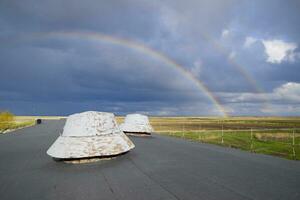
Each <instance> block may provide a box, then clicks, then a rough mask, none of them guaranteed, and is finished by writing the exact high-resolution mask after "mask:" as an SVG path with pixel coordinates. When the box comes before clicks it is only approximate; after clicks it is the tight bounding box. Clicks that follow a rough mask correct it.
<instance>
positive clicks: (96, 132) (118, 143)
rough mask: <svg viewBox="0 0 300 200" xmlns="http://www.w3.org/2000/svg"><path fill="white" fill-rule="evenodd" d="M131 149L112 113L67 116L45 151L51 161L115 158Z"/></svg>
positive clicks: (87, 113) (128, 140) (83, 113)
mask: <svg viewBox="0 0 300 200" xmlns="http://www.w3.org/2000/svg"><path fill="white" fill-rule="evenodd" d="M133 148H134V144H133V143H132V142H131V141H130V139H129V138H128V137H127V136H126V135H125V134H124V133H123V132H122V131H121V130H120V128H119V126H118V125H117V121H116V119H115V115H114V114H113V113H107V112H96V111H87V112H82V113H76V114H73V115H70V116H69V117H68V118H67V121H66V123H65V125H64V128H63V133H62V134H61V135H60V136H59V137H58V138H57V140H56V141H55V142H54V143H53V144H52V145H51V147H50V148H49V149H48V150H47V154H48V155H50V156H51V157H54V158H63V159H66V158H87V157H96V156H113V155H119V154H122V153H125V152H128V151H129V150H131V149H133Z"/></svg>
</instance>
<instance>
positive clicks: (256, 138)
mask: <svg viewBox="0 0 300 200" xmlns="http://www.w3.org/2000/svg"><path fill="white" fill-rule="evenodd" d="M218 127H220V129H217V130H213V129H208V130H205V129H202V128H201V125H199V124H198V125H195V124H189V123H184V124H176V125H175V126H172V129H171V130H170V129H169V130H168V128H167V126H166V127H164V124H159V123H158V124H155V128H156V131H157V132H158V133H160V134H165V135H169V136H174V137H180V138H184V139H189V140H194V141H200V142H204V143H211V144H217V145H221V146H227V147H232V148H238V149H242V150H246V151H251V152H255V153H263V154H270V155H276V156H280V157H285V158H288V159H295V160H300V128H275V129H266V128H260V129H253V128H248V129H224V126H223V125H222V124H220V125H218Z"/></svg>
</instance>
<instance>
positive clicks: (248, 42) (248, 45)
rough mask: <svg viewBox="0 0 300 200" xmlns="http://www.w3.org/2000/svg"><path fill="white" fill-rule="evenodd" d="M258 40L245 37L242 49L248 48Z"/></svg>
mask: <svg viewBox="0 0 300 200" xmlns="http://www.w3.org/2000/svg"><path fill="white" fill-rule="evenodd" d="M257 41H258V39H257V38H254V37H246V39H245V43H244V47H245V48H249V47H250V46H251V45H252V44H254V43H255V42H257Z"/></svg>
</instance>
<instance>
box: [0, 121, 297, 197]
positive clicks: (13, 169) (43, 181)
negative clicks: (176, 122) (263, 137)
mask: <svg viewBox="0 0 300 200" xmlns="http://www.w3.org/2000/svg"><path fill="white" fill-rule="evenodd" d="M63 125H64V121H63V120H60V121H44V122H43V124H41V125H37V126H34V127H29V128H25V129H22V130H17V131H15V132H13V133H7V134H4V135H0V159H1V161H0V199H1V200H6V199H7V200H14V199H22V200H25V199H26V200H27V199H28V200H39V199H53V200H60V199H64V200H68V199H70V200H76V199H101V200H106V199H107V200H108V199H109V200H113V199H122V200H134V199H136V200H143V199H147V200H148V199H149V200H152V199H153V200H154V199H156V200H157V199H163V200H167V199H186V200H190V199H197V200H198V199H205V200H210V199H218V200H220V199H228V200H236V199H264V200H266V199H272V200H276V199H285V200H286V199H300V162H299V161H298V162H297V161H290V160H285V159H281V158H276V157H272V156H266V155H257V154H251V153H248V152H243V151H240V150H236V149H230V148H222V147H218V146H214V145H209V144H201V143H196V142H190V141H186V140H181V139H177V138H170V137H165V136H159V135H153V137H151V138H145V137H142V138H139V137H130V138H131V139H132V141H133V142H134V143H135V145H136V148H135V149H134V150H132V151H131V152H129V153H127V154H125V155H123V156H120V157H118V158H116V159H113V160H109V161H100V162H96V163H89V164H77V165H76V164H66V163H62V162H55V161H53V160H52V159H51V158H50V157H49V156H48V155H47V154H46V150H47V149H48V147H49V146H50V145H51V144H52V143H53V142H54V140H55V139H56V138H57V136H58V135H59V132H60V131H62V128H63Z"/></svg>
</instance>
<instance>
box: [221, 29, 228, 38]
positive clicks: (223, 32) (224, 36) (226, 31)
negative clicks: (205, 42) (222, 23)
mask: <svg viewBox="0 0 300 200" xmlns="http://www.w3.org/2000/svg"><path fill="white" fill-rule="evenodd" d="M221 36H222V38H227V37H228V36H229V30H228V29H224V30H223V31H222V35H221Z"/></svg>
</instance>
